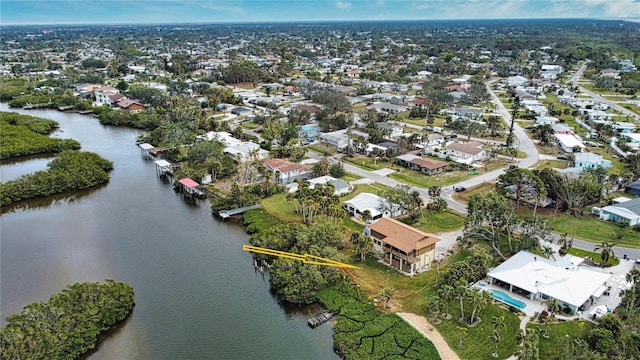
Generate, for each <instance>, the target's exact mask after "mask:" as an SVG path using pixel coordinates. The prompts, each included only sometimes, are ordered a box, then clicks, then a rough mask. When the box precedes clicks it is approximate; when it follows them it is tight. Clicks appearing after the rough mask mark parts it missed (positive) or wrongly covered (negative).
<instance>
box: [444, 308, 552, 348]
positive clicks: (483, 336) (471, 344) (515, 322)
mask: <svg viewBox="0 0 640 360" xmlns="http://www.w3.org/2000/svg"><path fill="white" fill-rule="evenodd" d="M469 310H470V309H469V306H468V304H466V306H465V317H467V318H468V317H469ZM449 313H450V314H451V315H452V318H451V320H443V321H442V323H440V324H439V325H436V328H437V329H438V331H440V334H442V337H444V339H445V340H446V341H447V343H448V344H449V345H450V346H451V348H452V349H453V350H455V351H456V352H457V353H458V355H460V358H462V359H474V360H475V359H483V360H490V359H495V358H494V357H492V356H491V353H493V351H494V349H495V342H494V340H491V339H490V338H489V336H490V335H491V332H492V331H493V324H492V323H491V319H492V318H493V317H500V316H504V324H505V325H506V327H507V328H506V329H500V330H499V331H500V336H501V337H502V339H501V340H500V342H499V344H498V354H499V357H498V358H499V359H506V358H508V357H509V356H511V355H513V353H514V352H515V351H516V348H517V341H516V333H517V332H518V328H519V326H520V319H519V318H518V317H517V316H515V315H514V314H513V313H511V312H510V311H509V310H507V309H506V308H505V307H503V306H500V305H495V304H492V305H489V306H487V307H486V308H485V309H483V310H482V311H480V318H481V319H482V321H481V322H480V323H478V324H476V326H474V327H469V328H467V329H468V332H467V334H466V336H465V338H464V342H463V344H464V347H463V348H459V347H458V346H457V344H458V341H459V339H460V330H458V327H459V326H460V327H465V325H463V324H461V323H460V322H459V321H458V318H460V302H459V301H456V300H453V301H452V302H451V305H450V306H449ZM541 359H542V358H541Z"/></svg>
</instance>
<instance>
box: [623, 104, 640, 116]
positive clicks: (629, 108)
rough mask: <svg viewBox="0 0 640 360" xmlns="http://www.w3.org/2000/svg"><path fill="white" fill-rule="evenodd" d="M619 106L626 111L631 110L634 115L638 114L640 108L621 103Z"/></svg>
mask: <svg viewBox="0 0 640 360" xmlns="http://www.w3.org/2000/svg"><path fill="white" fill-rule="evenodd" d="M620 105H621V106H622V107H624V108H625V109H627V110H631V111H633V112H634V113H636V114H640V106H638V105H634V104H628V103H621V104H620Z"/></svg>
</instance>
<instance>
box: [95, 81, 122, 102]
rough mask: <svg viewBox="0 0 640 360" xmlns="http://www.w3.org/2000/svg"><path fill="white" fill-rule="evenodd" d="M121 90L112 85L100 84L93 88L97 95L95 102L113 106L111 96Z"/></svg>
mask: <svg viewBox="0 0 640 360" xmlns="http://www.w3.org/2000/svg"><path fill="white" fill-rule="evenodd" d="M119 93H120V92H119V91H118V89H116V88H112V87H111V86H100V87H97V88H95V89H93V95H94V96H95V97H96V100H95V104H96V105H97V106H101V105H105V106H111V99H110V98H109V96H111V95H116V94H119Z"/></svg>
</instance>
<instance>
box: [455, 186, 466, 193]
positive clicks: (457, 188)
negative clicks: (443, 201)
mask: <svg viewBox="0 0 640 360" xmlns="http://www.w3.org/2000/svg"><path fill="white" fill-rule="evenodd" d="M465 190H467V188H466V187H464V186H456V187H455V188H453V191H455V192H463V191H465Z"/></svg>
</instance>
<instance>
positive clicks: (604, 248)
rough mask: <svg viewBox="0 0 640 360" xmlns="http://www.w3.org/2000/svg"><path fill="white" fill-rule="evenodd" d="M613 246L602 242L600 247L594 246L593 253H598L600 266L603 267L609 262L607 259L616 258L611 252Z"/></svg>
mask: <svg viewBox="0 0 640 360" xmlns="http://www.w3.org/2000/svg"><path fill="white" fill-rule="evenodd" d="M613 246H614V244H613V243H610V242H606V241H603V242H602V243H600V245H596V246H595V247H594V248H593V251H596V252H597V251H600V258H601V259H602V262H600V266H602V267H604V266H605V265H606V264H607V263H608V262H609V259H611V258H614V257H615V256H616V254H615V253H614V251H613Z"/></svg>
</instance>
